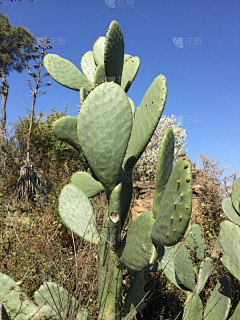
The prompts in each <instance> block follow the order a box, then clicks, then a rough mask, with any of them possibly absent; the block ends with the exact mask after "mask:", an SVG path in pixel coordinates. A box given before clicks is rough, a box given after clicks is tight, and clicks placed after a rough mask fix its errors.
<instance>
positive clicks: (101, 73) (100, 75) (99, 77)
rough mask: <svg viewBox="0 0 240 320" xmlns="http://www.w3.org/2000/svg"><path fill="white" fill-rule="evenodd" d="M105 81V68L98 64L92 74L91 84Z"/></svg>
mask: <svg viewBox="0 0 240 320" xmlns="http://www.w3.org/2000/svg"><path fill="white" fill-rule="evenodd" d="M105 81H106V74H105V66H104V64H103V63H101V64H99V65H98V66H97V68H96V70H95V72H94V75H93V83H94V84H95V85H96V84H101V83H102V82H105Z"/></svg>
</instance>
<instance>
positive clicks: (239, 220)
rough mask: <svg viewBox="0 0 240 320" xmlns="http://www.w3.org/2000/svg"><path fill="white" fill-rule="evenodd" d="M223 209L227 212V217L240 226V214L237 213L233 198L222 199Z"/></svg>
mask: <svg viewBox="0 0 240 320" xmlns="http://www.w3.org/2000/svg"><path fill="white" fill-rule="evenodd" d="M222 209H223V212H224V213H225V215H226V217H227V218H228V219H229V220H230V221H232V222H233V223H235V224H237V225H238V226H240V215H239V214H238V213H237V211H236V210H235V209H234V207H233V203H232V199H231V198H225V199H223V201H222Z"/></svg>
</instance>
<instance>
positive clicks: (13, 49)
mask: <svg viewBox="0 0 240 320" xmlns="http://www.w3.org/2000/svg"><path fill="white" fill-rule="evenodd" d="M35 42H36V39H35V38H34V37H33V35H32V34H31V33H30V31H29V30H28V29H27V28H25V27H22V26H19V27H12V26H11V24H10V22H9V19H8V17H7V16H6V15H5V14H2V13H0V78H1V80H2V85H1V86H0V92H1V97H2V104H1V123H0V145H1V146H2V148H4V145H5V126H6V118H7V117H6V103H7V97H8V92H9V85H8V82H7V75H8V74H9V73H10V72H11V71H13V70H16V71H18V72H22V71H23V70H24V69H25V67H26V62H27V61H29V60H30V59H31V54H32V53H33V51H34V47H33V44H34V43H35Z"/></svg>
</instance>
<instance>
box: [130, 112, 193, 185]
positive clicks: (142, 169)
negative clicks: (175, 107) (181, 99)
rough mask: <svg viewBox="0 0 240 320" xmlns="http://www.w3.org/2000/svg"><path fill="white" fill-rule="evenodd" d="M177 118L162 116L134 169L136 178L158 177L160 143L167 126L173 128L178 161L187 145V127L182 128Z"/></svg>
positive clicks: (152, 179) (145, 179) (175, 156)
mask: <svg viewBox="0 0 240 320" xmlns="http://www.w3.org/2000/svg"><path fill="white" fill-rule="evenodd" d="M176 121H177V119H176V118H175V117H174V116H173V115H172V116H171V117H167V116H162V118H161V119H160V121H159V123H158V125H157V128H156V130H155V131H154V134H153V135H152V138H151V140H150V142H149V143H148V145H147V147H146V149H145V150H144V152H143V154H142V156H141V158H140V159H139V160H138V163H137V165H136V167H135V170H134V179H135V180H137V181H154V180H155V177H156V166H157V156H158V150H159V145H160V142H161V139H162V136H163V134H164V132H165V130H166V129H167V128H172V130H173V133H174V137H175V145H174V162H176V161H177V159H178V157H179V154H180V153H181V152H182V151H183V148H184V147H185V146H186V143H185V141H186V137H187V134H186V129H183V128H181V126H180V124H181V123H180V122H179V123H176Z"/></svg>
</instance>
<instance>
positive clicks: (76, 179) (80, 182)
mask: <svg viewBox="0 0 240 320" xmlns="http://www.w3.org/2000/svg"><path fill="white" fill-rule="evenodd" d="M71 183H72V184H73V185H75V186H76V187H78V188H79V189H80V190H82V191H83V192H84V193H85V195H86V196H87V197H89V198H91V197H94V196H96V195H97V194H99V193H100V192H102V191H104V187H103V185H102V184H101V183H100V182H99V181H96V180H95V179H94V178H93V177H92V176H91V175H90V174H88V173H87V172H81V171H79V172H76V173H74V174H73V175H72V178H71Z"/></svg>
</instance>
